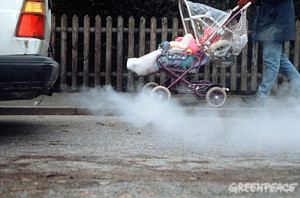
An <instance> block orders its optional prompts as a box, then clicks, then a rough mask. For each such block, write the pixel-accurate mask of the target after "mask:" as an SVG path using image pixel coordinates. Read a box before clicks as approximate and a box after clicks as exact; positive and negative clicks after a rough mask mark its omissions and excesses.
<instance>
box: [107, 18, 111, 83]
mask: <svg viewBox="0 0 300 198" xmlns="http://www.w3.org/2000/svg"><path fill="white" fill-rule="evenodd" d="M111 53H112V18H111V17H110V16H109V17H107V18H106V71H105V77H106V78H105V84H106V85H111V56H112V54H111Z"/></svg>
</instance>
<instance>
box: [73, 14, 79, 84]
mask: <svg viewBox="0 0 300 198" xmlns="http://www.w3.org/2000/svg"><path fill="white" fill-rule="evenodd" d="M72 30H73V31H72V90H77V89H78V85H77V72H78V17H77V16H76V15H75V16H73V18H72Z"/></svg>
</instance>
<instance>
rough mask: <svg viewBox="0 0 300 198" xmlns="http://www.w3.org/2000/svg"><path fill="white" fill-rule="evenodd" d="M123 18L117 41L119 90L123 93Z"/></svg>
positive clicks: (120, 21) (119, 20)
mask: <svg viewBox="0 0 300 198" xmlns="http://www.w3.org/2000/svg"><path fill="white" fill-rule="evenodd" d="M123 22H124V20H123V18H122V17H118V39H117V90H118V91H122V81H123V75H122V74H123V26H124V25H123Z"/></svg>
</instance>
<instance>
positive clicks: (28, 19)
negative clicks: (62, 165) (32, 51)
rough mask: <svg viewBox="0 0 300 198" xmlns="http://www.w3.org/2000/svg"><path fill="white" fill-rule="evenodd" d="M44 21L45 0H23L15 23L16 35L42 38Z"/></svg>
mask: <svg viewBox="0 0 300 198" xmlns="http://www.w3.org/2000/svg"><path fill="white" fill-rule="evenodd" d="M45 22H46V4H45V0H25V1H24V4H23V8H22V11H21V14H20V17H19V22H18V25H17V29H16V36H17V37H32V38H39V39H44V36H45V35H44V34H45Z"/></svg>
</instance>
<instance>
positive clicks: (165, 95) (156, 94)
mask: <svg viewBox="0 0 300 198" xmlns="http://www.w3.org/2000/svg"><path fill="white" fill-rule="evenodd" d="M150 97H151V98H153V99H155V100H159V101H161V102H162V103H167V102H168V101H169V100H170V98H171V92H170V91H169V89H168V88H166V87H164V86H156V87H154V88H153V89H152V90H151V92H150Z"/></svg>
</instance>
